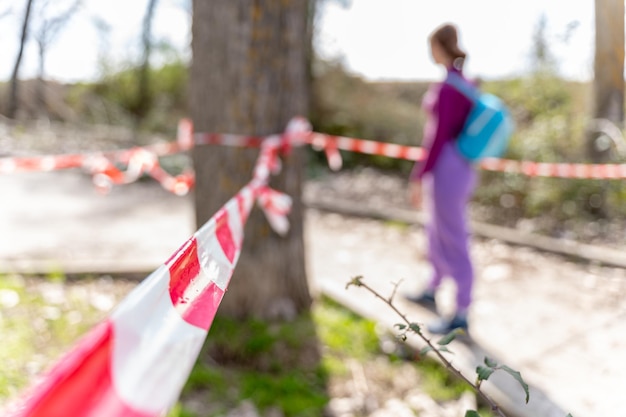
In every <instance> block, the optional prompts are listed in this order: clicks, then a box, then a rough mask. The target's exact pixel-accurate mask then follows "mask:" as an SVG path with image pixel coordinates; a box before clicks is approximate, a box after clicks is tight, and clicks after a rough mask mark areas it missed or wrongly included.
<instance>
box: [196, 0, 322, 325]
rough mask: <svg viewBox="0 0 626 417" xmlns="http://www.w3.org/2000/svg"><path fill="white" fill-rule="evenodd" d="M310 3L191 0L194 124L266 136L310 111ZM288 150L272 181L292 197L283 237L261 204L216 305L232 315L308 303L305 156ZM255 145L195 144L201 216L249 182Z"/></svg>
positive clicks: (291, 310)
mask: <svg viewBox="0 0 626 417" xmlns="http://www.w3.org/2000/svg"><path fill="white" fill-rule="evenodd" d="M308 13H309V2H308V1H302V0H290V1H285V0H267V1H264V2H263V3H262V5H261V3H258V2H255V1H252V0H232V1H211V2H208V1H194V3H193V17H192V19H193V20H192V53H193V61H192V65H191V74H190V87H191V88H190V114H191V116H192V119H193V121H194V125H195V126H194V127H195V130H196V131H198V132H230V133H239V134H248V135H268V134H273V133H279V132H282V131H284V129H285V126H286V125H287V123H288V122H289V120H290V119H291V118H292V117H294V116H297V115H304V116H306V115H307V111H308V101H309V91H308V89H309V87H308V68H307V61H308V59H307V54H308V51H309V45H310V31H309V30H308V28H307V25H308V22H309V15H308ZM303 152H304V151H303V150H302V149H294V150H293V151H292V153H291V154H290V155H289V156H288V157H287V158H285V159H284V161H283V162H284V163H283V170H282V174H281V175H280V176H279V177H277V178H275V179H274V180H273V183H272V184H271V186H272V187H273V188H276V189H278V190H281V191H284V192H286V193H287V194H288V195H290V196H291V197H292V198H293V200H294V204H293V208H292V211H291V214H290V216H289V221H290V223H291V227H290V230H289V233H288V234H287V236H286V237H281V236H279V235H277V234H276V233H274V232H273V231H272V230H271V229H270V227H269V225H268V223H267V221H266V220H265V218H264V216H263V214H262V213H261V211H260V210H258V209H255V210H253V212H252V214H251V216H250V218H249V220H248V223H247V225H246V230H245V234H246V237H245V239H244V247H243V249H242V253H241V257H240V259H239V263H238V265H237V268H236V269H235V273H234V276H233V278H232V280H231V283H230V286H229V291H228V293H227V295H226V296H225V297H224V300H223V301H222V304H221V306H220V313H221V314H225V315H229V316H235V317H250V316H254V317H260V318H271V317H277V316H280V317H291V316H293V315H294V314H296V313H298V312H301V311H306V310H308V308H309V307H310V304H311V296H310V293H309V288H308V283H307V279H306V270H305V259H304V242H303V207H302V203H301V200H300V195H301V191H302V177H303V165H304V154H303ZM257 155H258V151H257V150H256V149H243V148H231V147H220V146H198V147H196V148H195V149H194V151H193V163H194V168H195V172H196V181H197V183H196V187H195V210H196V222H197V225H198V226H200V225H202V224H204V223H205V222H206V221H207V220H208V219H209V218H210V217H211V216H212V215H213V214H214V213H215V212H216V211H217V210H218V209H219V208H220V207H221V206H222V205H223V204H224V203H225V202H226V201H227V200H228V199H229V198H230V197H232V196H233V195H235V193H236V192H237V191H239V189H240V188H241V187H242V186H243V185H244V184H245V183H247V182H248V181H249V180H250V179H251V176H252V167H253V164H254V162H255V161H256V157H257Z"/></svg>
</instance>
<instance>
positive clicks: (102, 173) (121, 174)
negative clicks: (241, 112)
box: [0, 120, 194, 195]
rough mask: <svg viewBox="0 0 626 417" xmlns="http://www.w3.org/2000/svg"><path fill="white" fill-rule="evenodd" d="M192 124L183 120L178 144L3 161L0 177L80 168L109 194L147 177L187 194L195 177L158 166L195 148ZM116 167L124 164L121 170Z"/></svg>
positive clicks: (1, 160) (0, 161) (169, 189)
mask: <svg viewBox="0 0 626 417" xmlns="http://www.w3.org/2000/svg"><path fill="white" fill-rule="evenodd" d="M191 128H192V127H191V124H190V122H189V121H188V120H183V121H181V123H180V124H179V130H178V138H177V141H176V142H168V143H160V144H154V145H149V146H145V147H135V148H132V149H124V150H119V151H111V152H94V153H86V154H65V155H52V156H40V157H4V158H0V174H11V173H18V172H35V171H55V170H61V169H70V168H81V169H84V170H86V171H87V172H89V173H90V174H91V175H92V176H93V181H94V185H95V186H96V188H97V190H98V191H100V192H102V193H106V192H108V191H109V190H110V189H111V187H112V186H113V185H121V184H129V183H131V182H134V181H136V180H137V179H139V178H140V177H141V176H142V175H144V174H146V175H149V176H151V177H153V178H154V179H156V180H157V181H159V183H160V184H161V185H162V186H163V188H165V189H166V190H168V191H170V192H172V193H175V194H178V195H184V194H186V193H187V192H188V191H189V189H191V187H192V186H193V182H194V181H193V180H194V177H193V174H191V173H190V172H185V173H183V174H180V175H178V176H172V175H170V174H169V173H168V172H167V171H165V170H163V169H162V168H161V167H160V165H159V159H158V157H159V156H165V155H173V154H176V153H179V152H182V151H186V150H188V149H190V148H191V147H192V146H193V134H192V132H191V130H190V129H191ZM117 165H125V166H126V167H127V168H126V170H125V171H122V170H121V169H120V168H118V166H117Z"/></svg>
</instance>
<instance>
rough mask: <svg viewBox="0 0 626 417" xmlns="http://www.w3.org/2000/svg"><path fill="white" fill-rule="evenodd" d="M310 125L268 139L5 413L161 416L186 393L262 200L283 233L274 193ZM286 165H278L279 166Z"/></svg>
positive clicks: (282, 199) (284, 208)
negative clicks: (157, 261) (209, 213)
mask: <svg viewBox="0 0 626 417" xmlns="http://www.w3.org/2000/svg"><path fill="white" fill-rule="evenodd" d="M309 132H310V127H307V124H306V122H304V121H303V119H294V120H293V121H292V122H290V124H289V126H288V128H287V133H286V134H285V135H283V136H276V137H275V138H274V140H271V141H264V142H263V144H262V145H261V156H260V157H259V158H258V160H257V164H256V167H255V171H254V172H255V174H254V178H253V179H252V180H251V181H250V182H249V183H248V184H247V185H246V186H245V187H243V189H242V190H241V191H240V192H239V193H237V195H235V196H234V197H233V198H231V199H230V200H229V201H228V202H227V203H226V204H225V205H224V207H222V208H221V209H220V210H219V211H218V212H217V213H216V214H215V215H214V216H213V217H212V218H211V219H210V220H209V221H208V222H207V223H206V224H205V225H203V226H202V227H201V228H200V229H199V230H198V231H197V232H196V233H195V234H194V235H193V236H192V237H191V238H190V239H189V240H188V241H187V242H185V243H184V244H183V245H182V246H181V247H180V248H179V249H178V250H177V251H176V252H175V253H174V254H173V255H172V256H171V257H170V259H169V260H168V261H167V262H165V264H164V265H162V266H161V267H159V268H158V269H157V270H155V271H154V272H153V273H152V274H150V275H149V276H148V277H147V278H146V279H145V280H144V281H143V282H142V283H141V284H140V285H139V286H137V287H136V288H135V289H134V290H133V291H132V292H131V293H130V294H128V296H127V297H126V298H125V299H124V300H122V302H121V303H120V304H119V305H118V306H117V307H116V309H115V310H114V311H113V312H112V313H111V315H110V316H109V317H108V318H107V319H106V320H104V321H103V322H102V323H100V324H99V325H97V326H96V327H94V328H93V329H92V330H91V331H90V332H89V333H88V334H87V335H86V336H84V337H83V338H82V339H81V340H80V341H79V342H78V344H77V345H76V346H75V347H74V348H73V349H72V350H70V351H69V352H68V353H66V355H65V356H64V357H63V358H62V359H61V360H59V361H58V362H57V364H56V365H55V366H54V367H53V368H52V369H51V370H50V371H49V372H48V373H47V374H46V375H44V376H43V377H42V379H41V380H40V381H39V382H38V383H37V384H35V385H34V386H33V387H32V388H30V389H29V390H28V391H27V392H26V393H25V395H24V396H23V397H22V398H21V399H20V400H19V401H18V402H15V403H13V404H11V405H10V406H9V409H8V410H7V411H6V412H5V414H3V415H4V416H7V417H66V416H74V417H87V416H89V417H157V416H162V415H164V413H165V412H167V410H169V409H170V408H171V407H172V406H173V405H174V404H175V402H176V401H177V399H178V396H179V395H180V392H181V390H182V388H183V386H184V384H185V382H186V380H187V378H188V376H189V373H190V371H191V369H192V367H193V365H194V363H195V361H196V359H197V357H198V353H199V352H200V348H201V347H202V344H203V343H204V340H205V338H206V336H207V333H208V330H209V328H210V327H211V324H212V322H213V319H214V317H215V314H216V312H217V309H218V307H219V305H220V303H221V300H222V297H223V296H224V293H225V292H226V289H227V287H228V284H229V281H230V278H231V276H232V273H233V271H234V268H235V265H236V264H237V261H238V259H239V255H240V252H241V246H242V243H243V238H244V235H243V230H244V225H245V223H246V220H247V218H248V216H249V214H250V211H251V209H252V206H253V203H254V201H255V200H257V201H258V203H259V205H260V206H261V208H262V209H263V210H264V212H265V214H266V215H267V216H268V219H269V221H270V224H271V225H272V226H273V227H275V228H276V231H277V232H279V233H285V232H286V231H287V229H288V226H289V224H288V222H287V217H286V216H287V214H288V213H289V210H290V208H291V200H290V198H289V197H288V196H286V195H284V194H282V193H279V192H277V191H274V190H271V189H270V188H269V187H268V182H269V176H270V173H271V172H274V173H276V172H277V170H278V168H279V167H280V165H279V164H278V163H277V161H276V160H277V159H278V158H279V153H280V152H281V151H282V150H284V149H286V148H285V141H290V140H296V139H297V138H301V137H303V136H304V135H307V134H309ZM277 167H278V168H277Z"/></svg>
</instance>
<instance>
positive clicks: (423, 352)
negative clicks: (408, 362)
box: [420, 346, 433, 356]
mask: <svg viewBox="0 0 626 417" xmlns="http://www.w3.org/2000/svg"><path fill="white" fill-rule="evenodd" d="M431 350H433V348H431V347H430V346H426V347H423V348H422V349H421V350H420V356H426V354H427V353H428V352H430V351H431Z"/></svg>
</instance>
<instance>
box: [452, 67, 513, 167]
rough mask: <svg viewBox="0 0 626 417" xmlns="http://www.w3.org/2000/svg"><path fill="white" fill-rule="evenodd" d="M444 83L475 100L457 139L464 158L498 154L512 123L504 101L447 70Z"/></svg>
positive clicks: (505, 142)
mask: <svg viewBox="0 0 626 417" xmlns="http://www.w3.org/2000/svg"><path fill="white" fill-rule="evenodd" d="M446 83H448V84H450V85H451V86H453V87H454V88H455V89H456V90H457V91H459V92H460V93H461V94H463V95H465V96H466V97H467V98H468V99H470V100H471V101H472V103H474V105H473V107H472V110H471V111H470V113H469V115H468V116H467V120H466V121H465V125H464V126H463V130H462V131H461V133H460V134H459V137H458V138H457V140H456V145H457V148H458V150H459V151H460V152H461V155H463V156H464V157H465V158H466V159H468V160H470V161H472V162H479V161H480V160H481V159H482V158H488V157H489V158H498V157H500V156H502V155H503V154H504V152H505V151H506V149H507V147H508V144H509V140H510V138H511V135H512V134H513V130H514V129H515V125H514V123H513V119H512V117H511V115H510V114H509V111H508V109H507V107H506V106H505V104H504V103H503V102H502V100H500V99H499V98H498V97H496V96H494V95H493V94H489V93H483V92H481V91H480V90H479V89H478V88H476V87H475V86H474V85H472V84H470V83H469V82H468V81H467V80H465V79H464V78H463V77H461V76H460V75H459V74H456V73H453V72H452V73H450V74H449V75H448V78H447V79H446Z"/></svg>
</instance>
